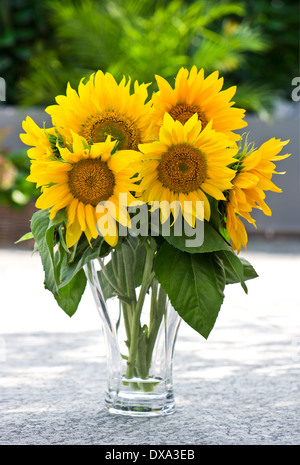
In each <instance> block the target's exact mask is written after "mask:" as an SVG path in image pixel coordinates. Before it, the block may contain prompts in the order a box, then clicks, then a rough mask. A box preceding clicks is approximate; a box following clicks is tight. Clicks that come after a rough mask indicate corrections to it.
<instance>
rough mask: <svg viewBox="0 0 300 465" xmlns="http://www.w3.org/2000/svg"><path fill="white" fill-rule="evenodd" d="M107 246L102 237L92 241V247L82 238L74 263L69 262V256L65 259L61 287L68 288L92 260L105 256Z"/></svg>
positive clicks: (61, 272)
mask: <svg viewBox="0 0 300 465" xmlns="http://www.w3.org/2000/svg"><path fill="white" fill-rule="evenodd" d="M106 246H107V244H106V242H105V241H104V239H103V238H102V237H98V238H97V239H95V240H92V241H91V245H89V243H88V241H87V240H86V239H85V238H82V240H81V241H79V244H78V246H77V249H76V254H75V257H74V258H73V261H72V262H70V261H69V256H67V254H66V255H65V256H64V257H63V260H62V264H61V268H60V286H61V287H64V286H66V285H67V284H68V283H69V282H70V281H71V280H72V279H73V277H74V276H75V275H76V274H77V273H78V272H79V271H80V270H81V269H82V268H83V267H84V265H86V264H87V263H88V262H89V261H90V260H93V259H94V258H97V257H99V256H101V255H103V254H104V253H105V252H106V251H107V247H106Z"/></svg>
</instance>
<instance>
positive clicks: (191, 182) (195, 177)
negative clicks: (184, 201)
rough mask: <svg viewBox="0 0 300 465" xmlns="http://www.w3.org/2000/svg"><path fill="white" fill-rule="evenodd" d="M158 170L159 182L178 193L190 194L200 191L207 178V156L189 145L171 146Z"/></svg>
mask: <svg viewBox="0 0 300 465" xmlns="http://www.w3.org/2000/svg"><path fill="white" fill-rule="evenodd" d="M157 170H158V179H159V181H160V182H161V183H162V184H163V185H164V186H165V187H167V188H168V189H170V190H172V191H174V192H178V193H189V192H192V191H194V190H196V189H198V187H199V186H200V185H201V184H202V183H203V182H204V181H205V179H206V177H207V164H206V158H205V155H204V154H203V153H202V152H201V150H199V149H197V148H196V147H193V146H192V145H188V144H178V145H173V146H171V147H170V148H169V150H168V152H166V153H164V154H163V156H162V158H161V160H160V162H159V165H158V167H157Z"/></svg>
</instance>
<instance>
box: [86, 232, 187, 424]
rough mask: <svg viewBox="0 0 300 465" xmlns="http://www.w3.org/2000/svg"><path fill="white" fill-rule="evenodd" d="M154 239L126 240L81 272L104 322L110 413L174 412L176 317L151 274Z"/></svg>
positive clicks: (151, 413) (177, 324) (177, 319)
mask: <svg viewBox="0 0 300 465" xmlns="http://www.w3.org/2000/svg"><path fill="white" fill-rule="evenodd" d="M155 253H156V244H155V241H154V240H153V239H147V240H145V239H144V240H143V242H141V241H140V240H139V239H137V238H128V239H126V240H124V241H123V242H122V244H120V245H118V246H117V247H116V248H115V249H114V250H113V251H112V252H110V254H109V255H107V256H106V257H99V258H98V259H95V260H93V261H91V262H90V263H89V264H88V265H87V266H86V268H85V272H86V275H87V278H88V281H89V283H90V285H91V288H92V292H93V295H94V298H95V301H96V305H97V308H98V311H99V314H100V316H101V319H102V323H103V329H104V336H105V342H106V351H107V390H106V394H105V404H106V406H107V408H108V410H109V412H110V413H115V414H123V415H131V416H132V415H134V416H158V415H168V414H171V413H173V412H174V411H175V402H174V393H173V380H172V363H173V351H174V344H175V341H176V335H177V331H178V327H179V323H180V317H179V315H178V313H177V312H176V311H175V310H174V309H173V307H172V306H171V304H170V302H169V300H168V298H167V295H166V293H165V291H164V290H163V288H162V287H161V286H160V284H159V283H158V281H157V279H156V276H155V274H154V272H153V261H154V257H155Z"/></svg>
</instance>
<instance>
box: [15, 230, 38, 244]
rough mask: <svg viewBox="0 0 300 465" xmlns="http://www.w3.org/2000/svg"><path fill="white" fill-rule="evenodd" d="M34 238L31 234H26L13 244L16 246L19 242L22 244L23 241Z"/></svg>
mask: <svg viewBox="0 0 300 465" xmlns="http://www.w3.org/2000/svg"><path fill="white" fill-rule="evenodd" d="M33 238H34V236H33V234H32V233H31V232H29V233H26V234H24V235H23V236H22V237H20V239H18V240H17V241H16V242H15V244H18V243H19V242H23V241H28V240H29V239H33Z"/></svg>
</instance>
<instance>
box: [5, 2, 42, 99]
mask: <svg viewBox="0 0 300 465" xmlns="http://www.w3.org/2000/svg"><path fill="white" fill-rule="evenodd" d="M50 30H51V27H50V22H48V20H46V19H45V10H44V6H43V2H40V1H39V0H1V1H0V76H2V77H4V79H5V81H6V100H7V102H8V103H10V104H17V103H19V101H20V95H19V93H18V90H17V83H18V82H19V81H20V79H22V78H23V77H24V76H26V74H27V72H28V70H29V68H30V63H31V59H32V58H33V56H34V55H35V53H36V49H37V48H40V49H44V48H45V47H47V44H48V43H50Z"/></svg>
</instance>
